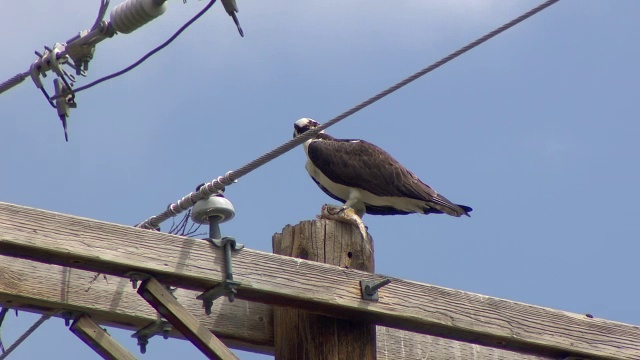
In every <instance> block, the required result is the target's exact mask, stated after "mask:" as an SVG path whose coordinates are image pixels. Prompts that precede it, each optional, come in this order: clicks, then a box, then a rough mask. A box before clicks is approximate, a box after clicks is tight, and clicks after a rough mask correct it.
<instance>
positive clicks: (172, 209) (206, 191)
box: [136, 0, 560, 229]
mask: <svg viewBox="0 0 640 360" xmlns="http://www.w3.org/2000/svg"><path fill="white" fill-rule="evenodd" d="M558 1H560V0H548V1H546V2H544V3H542V4H540V5H538V6H536V7H535V8H533V9H531V10H529V11H527V12H526V13H524V14H522V15H520V16H518V17H517V18H515V19H513V20H511V21H509V22H508V23H506V24H504V25H502V26H500V27H499V28H497V29H495V30H493V31H491V32H489V33H487V34H486V35H484V36H482V37H480V38H478V39H476V40H475V41H472V42H471V43H469V44H467V45H466V46H464V47H462V48H460V49H458V50H456V51H454V52H452V53H451V54H449V55H447V56H445V57H444V58H442V59H440V60H438V61H436V62H435V63H433V64H431V65H429V66H427V67H426V68H424V69H422V70H420V71H418V72H416V73H415V74H413V75H411V76H409V77H407V78H405V79H403V80H402V81H400V82H398V83H397V84H395V85H393V86H391V87H389V88H387V89H386V90H384V91H382V92H379V93H378V94H376V95H374V96H372V97H370V98H369V99H367V100H365V101H363V102H361V103H360V104H358V105H356V106H354V107H352V108H351V109H349V110H347V111H345V112H343V113H342V114H340V115H338V116H336V117H334V118H333V119H331V120H329V121H327V122H325V123H323V124H321V125H320V126H318V127H317V128H315V129H313V130H311V131H307V132H305V133H303V134H302V135H300V136H298V137H296V138H295V139H292V140H289V141H287V142H286V143H284V144H282V145H280V146H278V147H277V148H275V149H273V150H271V151H269V152H268V153H266V154H264V155H262V156H260V157H258V158H257V159H255V160H253V161H251V162H249V163H247V164H245V165H244V166H242V167H240V168H239V169H237V170H232V171H228V172H227V173H226V174H225V175H224V176H218V177H217V178H216V179H214V180H212V181H211V182H210V183H207V184H205V185H204V186H202V187H200V190H199V191H196V192H192V193H189V194H188V195H186V196H184V197H183V198H182V199H180V200H178V202H177V203H175V204H169V206H167V210H165V211H163V212H162V213H160V214H158V215H156V216H152V217H150V218H149V219H147V220H145V221H143V222H141V223H139V224H137V225H136V227H139V228H143V229H157V228H158V227H159V226H160V224H161V223H162V222H163V221H165V220H167V219H169V218H171V217H174V216H176V215H178V214H180V213H181V212H183V211H185V210H187V209H189V208H190V207H192V206H193V205H194V204H195V203H196V202H197V201H198V200H201V199H204V198H206V197H208V196H211V195H213V194H215V193H217V192H219V191H220V190H222V189H223V188H224V187H225V186H229V185H231V184H233V183H234V182H235V181H236V180H238V179H239V178H241V177H242V176H244V175H247V174H248V173H250V172H252V171H253V170H255V169H257V168H259V167H260V166H262V165H264V164H266V163H268V162H269V161H271V160H273V159H275V158H277V157H279V156H280V155H282V154H284V153H286V152H288V151H290V150H291V149H293V148H295V147H296V146H298V145H300V144H302V143H304V142H305V141H307V140H309V139H311V138H313V137H315V136H316V135H318V133H319V132H321V131H323V130H325V129H327V128H328V127H330V126H332V125H334V124H336V123H338V122H339V121H342V120H344V119H345V118H347V117H348V116H350V115H353V114H354V113H356V112H358V111H360V110H362V109H364V108H365V107H367V106H369V105H371V104H373V103H374V102H376V101H378V100H380V99H382V98H383V97H385V96H387V95H389V94H391V93H393V92H394V91H396V90H398V89H400V88H402V87H404V86H405V85H408V84H409V83H411V82H413V81H414V80H416V79H418V78H420V77H422V76H424V75H426V74H428V73H430V72H431V71H433V70H435V69H437V68H439V67H440V66H442V65H444V64H446V63H448V62H449V61H451V60H453V59H455V58H457V57H458V56H460V55H462V54H464V53H465V52H467V51H469V50H471V49H473V48H475V47H476V46H478V45H480V44H482V43H484V42H485V41H487V40H489V39H491V38H493V37H495V36H496V35H498V34H500V33H502V32H504V31H505V30H508V29H510V28H512V27H513V26H515V25H517V24H519V23H520V22H522V21H524V20H526V19H528V18H530V17H531V16H533V15H535V14H537V13H539V12H540V11H542V10H544V9H546V8H548V7H549V6H551V5H553V4H555V3H557V2H558Z"/></svg>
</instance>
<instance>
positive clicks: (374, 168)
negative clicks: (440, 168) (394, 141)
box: [308, 140, 436, 200]
mask: <svg viewBox="0 0 640 360" xmlns="http://www.w3.org/2000/svg"><path fill="white" fill-rule="evenodd" d="M308 153H309V159H310V160H311V162H312V163H313V164H314V165H315V166H316V167H317V168H318V169H319V170H320V171H322V173H323V174H325V175H326V176H327V178H329V179H330V180H331V181H333V182H337V183H339V184H344V185H346V186H350V187H357V188H360V189H362V190H366V191H368V192H370V193H372V194H375V195H378V196H400V197H411V198H415V199H420V200H425V199H427V198H430V197H433V196H435V195H436V192H435V191H433V189H431V188H430V187H429V186H428V185H426V184H424V183H422V182H421V181H420V179H418V177H417V176H415V175H414V174H413V173H411V172H410V171H409V170H407V169H406V168H405V167H404V166H402V164H400V163H399V162H398V161H397V160H395V159H394V158H393V157H392V156H391V155H389V154H388V153H387V152H386V151H384V150H382V149H381V148H379V147H377V146H375V145H373V144H371V143H369V142H366V141H364V140H334V141H324V140H318V141H312V142H311V143H310V144H309V147H308Z"/></svg>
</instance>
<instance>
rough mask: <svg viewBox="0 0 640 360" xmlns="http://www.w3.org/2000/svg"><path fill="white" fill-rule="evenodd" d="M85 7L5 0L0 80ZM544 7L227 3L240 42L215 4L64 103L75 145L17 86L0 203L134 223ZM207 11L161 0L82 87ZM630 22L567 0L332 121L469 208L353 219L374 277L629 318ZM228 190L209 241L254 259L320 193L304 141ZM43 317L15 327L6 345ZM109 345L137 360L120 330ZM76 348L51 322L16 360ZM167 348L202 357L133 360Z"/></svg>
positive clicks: (4, 137)
mask: <svg viewBox="0 0 640 360" xmlns="http://www.w3.org/2000/svg"><path fill="white" fill-rule="evenodd" d="M97 3H98V1H92V2H86V1H80V0H69V1H64V2H62V1H56V2H44V3H43V2H42V1H37V0H22V1H19V2H15V1H14V2H9V3H7V4H5V5H4V9H3V11H2V13H1V14H0V31H1V33H3V34H5V35H4V38H3V45H4V46H3V48H4V55H3V60H2V66H1V68H0V80H4V79H5V78H9V77H11V76H13V75H14V74H16V73H18V72H22V71H25V70H26V69H27V68H28V66H29V64H30V63H31V62H32V61H33V60H34V55H33V51H34V50H36V49H37V50H41V49H42V45H44V44H47V45H52V44H53V43H55V42H60V41H65V40H66V39H68V38H70V37H71V36H73V34H74V33H75V32H77V31H79V30H82V29H86V28H88V27H90V26H91V23H92V22H93V20H94V16H95V12H96V11H97ZM117 3H118V2H116V1H114V5H116V4H117ZM538 3H539V1H518V2H514V1H510V0H492V1H481V0H459V1H456V2H446V1H432V2H425V1H419V0H414V1H409V0H407V1H394V2H390V1H387V2H380V3H376V4H375V5H374V6H372V4H371V2H365V1H362V0H355V1H350V2H347V3H345V2H342V1H337V0H329V1H305V2H292V1H281V0H275V1H269V2H257V1H253V2H251V1H242V0H240V1H239V4H238V5H239V7H240V13H239V14H238V15H239V17H240V21H241V24H242V25H243V28H244V31H245V35H246V36H245V38H240V36H239V35H238V34H237V32H236V29H235V27H234V25H233V23H232V21H231V19H230V18H228V16H227V15H226V13H224V11H223V10H222V8H221V6H220V4H216V5H215V6H214V7H213V8H212V9H211V11H210V12H209V13H207V14H206V15H205V16H204V17H203V18H202V19H201V20H199V21H198V22H196V23H195V24H194V25H193V26H192V27H191V28H190V29H188V30H187V31H186V32H185V33H184V34H183V35H182V36H181V37H180V38H179V39H178V40H177V41H176V42H174V44H172V45H171V46H170V47H168V48H167V49H165V50H164V51H162V52H161V53H159V54H157V55H156V56H154V57H153V58H151V59H150V60H149V61H147V62H146V63H145V64H143V65H142V66H140V67H139V68H137V69H136V70H134V71H133V72H131V73H128V74H126V75H124V76H122V77H120V78H117V79H114V80H111V81H109V82H107V83H104V84H102V85H99V86H96V87H94V88H92V89H90V90H87V91H85V92H82V93H79V94H78V95H77V102H78V108H77V109H74V110H72V113H71V118H70V119H69V140H70V141H69V143H65V142H64V137H63V133H62V129H61V126H60V124H59V120H58V119H57V116H56V114H55V112H54V110H53V109H51V108H50V107H49V105H48V104H47V103H46V102H45V100H44V99H43V97H42V95H41V94H40V92H39V91H38V90H37V89H36V88H35V87H34V86H33V84H32V83H30V82H28V80H27V81H25V82H24V83H23V84H21V85H20V86H18V87H16V88H14V89H12V90H11V91H9V92H6V93H3V94H1V95H0V109H2V121H1V122H0V144H1V145H0V146H1V147H2V149H3V153H4V154H5V155H4V156H2V157H0V169H1V170H0V171H1V174H2V176H0V201H4V202H10V203H15V204H20V205H26V206H32V207H37V208H42V209H47V210H52V211H57V212H62V213H68V214H74V215H79V216H84V217H89V218H94V219H99V220H104V221H110V222H115V223H120V224H135V223H138V222H140V221H142V220H144V219H146V218H148V217H149V216H152V215H155V214H157V213H158V212H160V211H162V210H163V209H164V208H165V207H166V205H167V204H168V203H170V202H173V201H176V200H178V199H179V198H180V197H182V196H183V195H185V194H187V193H189V192H190V191H192V190H193V189H194V187H195V186H196V185H197V184H199V183H201V182H204V181H210V180H211V179H213V178H214V177H217V176H219V175H222V174H224V173H225V172H226V171H228V170H232V169H236V168H238V167H240V166H241V165H244V164H245V163H247V162H248V161H250V160H252V159H254V158H255V157H257V156H259V155H261V154H262V153H264V152H266V151H268V150H270V149H272V148H274V147H275V146H277V145H279V144H281V143H283V142H285V141H287V140H289V139H290V138H291V134H292V124H293V122H294V121H295V120H297V119H299V118H301V117H311V118H314V119H316V120H318V121H320V122H323V121H326V120H328V119H330V118H332V117H334V116H335V115H337V114H339V113H341V112H343V111H344V110H346V109H348V108H350V107H351V106H353V105H355V104H356V103H358V102H360V101H362V100H364V99H365V98H367V97H369V96H371V95H373V94H375V93H377V92H378V91H380V90H382V89H384V88H386V87H387V86H389V85H391V84H392V83H395V82H396V81H398V80H400V79H401V78H403V77H405V76H407V75H409V74H411V73H413V72H414V71H416V70H418V69H420V68H422V67H424V66H426V65H428V64H430V63H432V62H434V61H436V60H438V59H440V58H441V57H443V56H444V55H446V54H448V53H450V52H451V51H453V50H456V49H457V48H459V47H461V46H462V45H465V44H466V43H468V42H470V41H471V40H474V39H475V38H477V37H479V36H480V35H483V34H485V33H486V32H488V31H490V30H493V29H494V28H495V27H497V26H499V25H502V24H503V23H505V22H507V21H509V20H511V19H512V18H514V17H516V16H518V15H520V14H521V13H523V12H524V11H526V10H528V9H530V8H532V7H534V6H535V5H537V4H538ZM204 5H205V2H204V1H188V2H187V4H185V5H183V3H182V1H171V2H170V3H169V9H168V11H167V12H166V14H165V15H163V16H162V17H160V18H158V19H157V20H155V21H154V22H152V23H150V24H148V25H147V26H145V27H143V28H142V29H140V30H138V31H136V32H134V33H132V34H128V35H118V36H116V37H115V38H113V39H109V40H107V41H104V42H103V43H101V44H100V45H99V46H98V48H97V49H96V53H95V57H94V60H93V61H92V63H91V65H90V72H89V78H87V79H81V80H80V81H79V82H78V85H84V84H86V83H88V82H89V81H91V80H95V79H97V78H98V77H100V76H104V75H107V74H110V73H112V72H114V71H117V70H120V69H121V68H123V67H125V66H127V65H128V64H130V63H132V62H133V61H135V60H137V59H138V58H139V57H141V56H142V55H144V54H145V53H146V52H147V51H149V50H150V49H151V48H153V47H155V46H156V45H157V44H159V43H161V42H162V41H164V40H165V39H166V38H167V37H169V36H170V35H171V34H172V33H173V32H174V31H175V30H176V29H177V28H178V27H179V26H180V25H181V24H183V23H184V22H185V21H187V20H188V18H190V17H191V16H192V15H193V14H195V13H196V12H197V11H199V10H200V9H201V8H202V7H203V6H204ZM639 12H640V2H637V1H633V0H626V1H624V0H620V1H616V2H608V1H606V2H605V1H587V0H584V1H580V2H577V1H560V2H559V3H558V4H556V5H554V6H552V7H551V8H549V9H547V10H545V11H543V12H542V13H541V14H539V15H536V16H535V17H533V18H532V19H529V20H527V21H526V22H524V23H522V24H520V25H518V26H516V27H515V28H513V29H511V30H509V31H507V32H506V33H504V34H502V35H499V36H498V37H497V38H495V39H493V40H490V41H489V42H488V43H485V44H484V45H482V46H480V47H479V48H476V49H474V50H472V51H471V52H469V53H467V54H465V55H463V56H462V57H460V58H458V59H456V60H454V61H453V62H451V63H449V64H447V65H445V66H444V67H442V68H440V69H438V70H436V71H435V72H433V73H431V74H429V75H427V76H426V77H424V78H422V79H420V80H418V81H416V82H415V83H413V84H411V85H409V86H408V87H406V88H404V89H402V90H400V91H399V92H397V93H395V94H393V95H391V96H390V97H388V98H386V99H384V100H382V101H380V102H378V103H376V104H375V105H373V106H371V107H369V108H367V109H366V110H364V111H361V112H360V113H358V114H356V115H354V116H352V117H350V118H348V119H346V120H345V121H343V122H341V123H340V124H338V125H336V126H334V127H332V128H331V129H329V131H328V132H329V133H330V134H332V135H334V136H337V137H345V138H362V139H366V140H368V141H370V142H373V143H375V144H377V145H379V146H381V147H382V148H384V149H386V150H387V151H388V152H390V153H391V154H392V155H393V156H394V157H396V158H397V159H398V160H399V161H400V162H402V163H403V164H405V165H406V166H407V167H408V168H409V169H410V170H412V171H413V172H414V173H416V174H417V175H418V176H419V177H421V178H422V180H423V181H425V182H426V183H428V184H430V185H432V186H433V187H434V188H435V189H436V190H438V191H439V192H441V193H442V194H444V195H445V196H446V197H448V198H449V199H450V200H452V201H454V202H457V203H461V204H465V205H469V206H472V207H473V208H474V211H473V213H472V217H471V218H452V217H447V216H435V215H431V216H419V215H410V216H396V217H376V216H366V217H365V219H364V220H365V223H366V224H367V225H368V226H369V230H370V232H371V234H372V235H373V238H374V240H375V247H376V265H377V268H376V270H377V272H378V273H383V274H388V275H391V276H396V277H402V278H407V279H411V280H415V281H420V282H425V283H429V284H434V285H440V286H445V287H448V288H455V289H460V290H465V291H470V292H476V293H481V294H485V295H489V296H495V297H500V298H506V299H511V300H516V301H520V302H525V303H530V304H535V305H540V306H546V307H551V308H556V309H561V310H566V311H572V312H577V313H591V314H593V315H594V316H596V317H599V318H605V319H609V320H615V321H620V322H625V323H630V324H636V325H637V324H640V310H639V309H638V306H637V304H638V302H639V300H640V290H638V287H637V286H636V284H637V278H636V275H635V274H636V273H637V254H638V253H639V252H640V243H639V242H638V240H637V239H638V226H637V224H638V215H639V214H640V210H639V208H638V205H637V204H638V202H639V201H640V191H639V190H638V187H637V184H638V183H639V182H640V171H639V170H638V166H637V153H638V145H637V134H638V133H639V131H640V128H639V125H638V107H637V105H638V95H637V94H638V90H637V86H638V84H639V83H640V72H639V71H638V68H637V64H638V63H640V47H638V46H636V45H635V44H637V43H638V34H640V23H638V21H637V14H638V13H639ZM45 80H46V84H47V86H48V88H49V89H51V86H52V85H51V81H52V77H48V78H47V79H45ZM227 196H228V198H229V199H230V200H231V201H232V202H233V204H234V205H235V208H236V211H237V214H236V218H235V219H234V220H233V221H231V222H229V223H226V224H224V225H223V228H222V231H223V234H225V235H229V236H233V237H235V238H237V239H238V240H239V241H241V242H242V243H245V244H246V245H247V246H248V247H249V248H252V249H257V250H263V251H271V236H272V235H273V233H275V232H278V231H280V230H281V229H282V228H283V227H284V226H285V225H287V224H295V223H298V222H299V221H302V220H307V219H312V218H314V217H315V216H316V214H317V213H318V212H319V210H320V207H321V205H322V204H324V203H326V202H332V201H333V200H331V199H330V198H328V197H327V196H326V195H325V194H324V193H322V192H321V191H320V190H319V189H317V188H316V186H315V184H313V182H312V181H311V180H310V179H309V177H308V175H307V174H306V172H305V170H304V154H303V152H302V149H295V150H294V151H292V152H290V153H288V154H286V155H284V156H282V157H281V158H279V159H277V160H275V161H273V162H271V163H269V164H268V165H267V166H265V167H263V168H261V169H259V170H257V171H255V172H253V173H251V174H249V175H248V176H246V177H245V178H242V179H241V180H240V181H239V182H238V183H237V184H234V185H233V186H231V187H229V188H228V189H227ZM163 228H164V229H165V230H166V229H167V228H168V227H167V226H166V225H165V226H164V227H163ZM36 275H38V274H36ZM38 276H45V275H44V274H39V275H38ZM36 318H37V316H36V315H30V314H27V313H21V315H20V317H18V318H17V319H16V318H15V317H13V316H9V318H8V320H7V323H6V324H5V329H4V332H3V340H4V341H5V343H11V342H12V341H13V340H14V339H15V337H17V336H18V335H19V334H20V333H21V332H22V331H23V330H24V329H26V328H27V327H28V326H30V324H31V323H32V322H33V321H35V319H36ZM112 333H113V334H114V336H116V337H117V338H118V339H119V341H120V342H121V343H122V344H124V345H126V346H127V347H128V348H129V349H131V350H132V351H134V353H135V354H138V352H137V348H136V344H135V341H134V340H133V339H130V338H129V335H130V333H129V332H125V331H119V330H113V331H112ZM70 354H77V355H78V358H98V357H97V355H95V354H94V353H93V352H92V351H91V350H90V349H89V348H88V347H86V346H85V345H84V344H83V343H82V342H80V341H79V340H78V339H77V338H76V337H75V336H74V335H73V334H71V333H70V332H69V331H68V330H66V329H65V328H64V325H63V322H62V320H57V319H56V320H50V321H49V322H47V323H46V324H45V325H43V327H42V328H41V329H40V330H38V332H37V333H36V334H34V335H33V337H32V338H30V339H29V340H28V341H27V342H26V343H25V344H24V345H23V346H22V347H21V348H20V349H19V350H17V351H16V352H15V353H14V355H13V356H12V358H16V359H31V358H36V357H42V356H45V355H46V356H47V357H48V358H53V359H64V358H68V357H69V355H70ZM178 354H180V355H181V356H182V357H183V358H202V356H201V355H200V354H199V353H198V352H197V350H195V348H194V347H193V346H191V345H190V344H189V343H187V342H183V341H178V340H173V341H161V340H158V339H152V341H151V343H150V345H149V350H148V353H147V355H146V356H141V357H142V358H145V357H146V358H153V359H170V358H175V356H176V355H178ZM240 356H241V357H242V358H243V359H258V358H263V357H261V356H256V355H250V354H246V353H241V355H240Z"/></svg>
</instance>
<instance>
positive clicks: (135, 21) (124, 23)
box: [109, 0, 167, 34]
mask: <svg viewBox="0 0 640 360" xmlns="http://www.w3.org/2000/svg"><path fill="white" fill-rule="evenodd" d="M166 10H167V3H166V1H159V0H128V1H125V2H123V3H122V4H120V5H118V6H116V7H115V8H114V9H113V10H111V14H110V15H109V18H110V20H111V26H113V28H114V29H116V31H117V32H119V33H123V34H129V33H131V32H132V31H134V30H136V29H137V28H139V27H141V26H142V25H144V24H146V23H148V22H149V21H151V20H153V19H155V18H157V17H158V16H160V15H162V14H164V12H165V11H166Z"/></svg>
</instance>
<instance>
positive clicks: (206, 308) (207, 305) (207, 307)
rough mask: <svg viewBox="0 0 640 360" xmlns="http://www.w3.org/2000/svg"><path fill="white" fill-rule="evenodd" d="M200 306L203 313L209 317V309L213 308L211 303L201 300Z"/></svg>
mask: <svg viewBox="0 0 640 360" xmlns="http://www.w3.org/2000/svg"><path fill="white" fill-rule="evenodd" d="M202 306H204V313H205V314H207V315H211V307H212V306H213V301H211V300H203V301H202Z"/></svg>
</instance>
